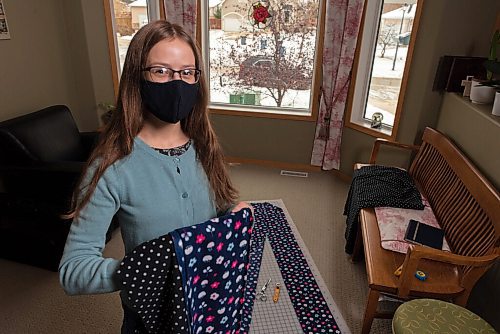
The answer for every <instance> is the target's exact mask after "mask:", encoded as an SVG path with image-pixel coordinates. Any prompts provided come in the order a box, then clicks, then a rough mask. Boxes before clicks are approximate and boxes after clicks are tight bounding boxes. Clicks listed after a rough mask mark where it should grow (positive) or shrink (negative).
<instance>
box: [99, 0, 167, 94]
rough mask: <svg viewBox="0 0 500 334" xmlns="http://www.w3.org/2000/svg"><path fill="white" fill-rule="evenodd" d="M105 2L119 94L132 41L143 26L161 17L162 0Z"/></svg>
mask: <svg viewBox="0 0 500 334" xmlns="http://www.w3.org/2000/svg"><path fill="white" fill-rule="evenodd" d="M103 2H104V9H105V15H106V27H107V30H108V41H109V42H108V43H109V56H110V58H111V67H112V70H113V85H114V89H115V95H117V93H118V81H119V77H120V75H121V72H122V69H123V63H124V62H125V56H126V55H127V50H128V46H129V44H130V41H131V40H132V37H134V35H135V33H136V32H137V30H139V29H140V28H141V27H142V26H144V25H145V24H147V23H148V22H150V21H153V20H157V19H159V18H160V16H161V15H160V9H161V8H160V2H161V0H135V1H130V0H128V1H127V0H124V1H122V0H103ZM163 16H164V15H163Z"/></svg>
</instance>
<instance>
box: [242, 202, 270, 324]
mask: <svg viewBox="0 0 500 334" xmlns="http://www.w3.org/2000/svg"><path fill="white" fill-rule="evenodd" d="M254 205H255V204H252V206H254ZM259 211H260V207H257V208H255V206H254V212H255V215H257V214H258V212H259ZM254 219H256V216H254ZM266 231H267V230H266V225H265V223H263V222H261V221H257V220H255V221H254V224H253V227H252V237H251V240H250V255H249V263H250V267H249V268H248V273H247V283H246V288H245V301H244V302H243V318H242V319H241V332H242V333H247V332H248V331H249V329H250V324H251V322H252V311H253V303H254V301H255V294H256V291H257V281H258V279H259V273H260V267H261V263H262V254H263V252H264V242H265V241H266Z"/></svg>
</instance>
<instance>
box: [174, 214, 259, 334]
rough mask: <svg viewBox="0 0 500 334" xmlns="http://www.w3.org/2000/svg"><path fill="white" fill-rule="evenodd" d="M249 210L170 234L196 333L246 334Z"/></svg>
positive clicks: (250, 216) (192, 325) (187, 306)
mask: <svg viewBox="0 0 500 334" xmlns="http://www.w3.org/2000/svg"><path fill="white" fill-rule="evenodd" d="M252 225H253V217H252V214H251V211H250V210H249V209H243V210H241V211H239V212H236V213H231V214H229V215H226V216H223V217H219V218H214V219H211V220H209V221H207V222H204V223H202V224H197V225H193V226H190V227H185V228H180V229H177V230H175V231H173V232H171V235H172V239H173V241H174V245H175V253H176V255H177V260H178V262H179V269H180V271H181V274H182V281H183V286H184V294H185V296H186V301H187V305H186V308H187V312H188V321H189V323H190V327H191V332H192V333H195V334H197V333H222V332H223V333H243V332H246V331H245V330H241V320H242V314H243V306H244V301H245V298H244V293H245V284H246V281H247V270H248V267H249V261H248V259H249V250H250V236H251V233H252Z"/></svg>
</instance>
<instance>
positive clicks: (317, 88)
mask: <svg viewBox="0 0 500 334" xmlns="http://www.w3.org/2000/svg"><path fill="white" fill-rule="evenodd" d="M318 1H319V8H318V11H319V15H318V24H319V27H318V30H317V36H316V50H317V51H316V53H315V60H314V62H315V63H314V73H313V78H312V82H311V107H310V114H308V115H304V114H302V113H300V112H293V111H292V110H289V108H280V107H265V109H264V108H261V109H259V110H256V109H254V108H249V107H245V106H244V105H241V106H240V105H238V106H237V107H236V106H233V107H231V108H227V107H226V105H229V104H220V105H218V104H216V105H213V104H212V103H209V111H210V113H211V114H216V115H230V116H244V117H257V118H270V119H284V120H297V121H308V122H316V120H317V117H318V113H319V106H320V98H321V85H322V71H321V70H322V66H321V64H322V62H323V40H324V22H325V11H326V10H325V8H326V6H325V1H326V0H318ZM207 3H208V2H207V1H204V0H198V6H197V8H198V9H197V29H196V37H197V41H198V44H199V45H200V48H201V52H202V54H203V59H204V60H205V59H209V53H208V52H209V50H207V48H206V47H205V43H206V42H205V41H206V38H208V36H207V34H208V30H209V22H208V21H209V20H208V15H203V13H208V7H207ZM205 16H206V17H205ZM204 66H205V68H204V71H205V73H209V72H208V66H209V63H208V62H207V61H205V64H204ZM206 79H207V80H209V78H208V77H207V78H206Z"/></svg>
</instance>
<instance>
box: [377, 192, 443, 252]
mask: <svg viewBox="0 0 500 334" xmlns="http://www.w3.org/2000/svg"><path fill="white" fill-rule="evenodd" d="M422 203H423V204H424V206H425V207H424V209H423V210H412V209H402V208H392V207H379V208H375V214H376V216H377V223H378V227H379V230H380V241H381V245H382V248H384V249H387V250H391V251H394V252H399V253H404V254H406V252H407V251H408V247H409V246H410V243H408V242H407V241H405V240H404V237H405V232H406V229H407V227H408V223H409V221H410V219H414V220H418V221H420V222H422V223H425V224H427V225H431V226H434V227H437V228H440V226H439V223H438V221H437V219H436V216H434V212H433V211H432V208H431V206H430V205H429V201H428V200H427V199H426V198H425V196H423V195H422ZM442 249H443V250H445V251H449V250H450V247H449V245H448V242H447V241H446V238H445V239H444V241H443V248H442Z"/></svg>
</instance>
